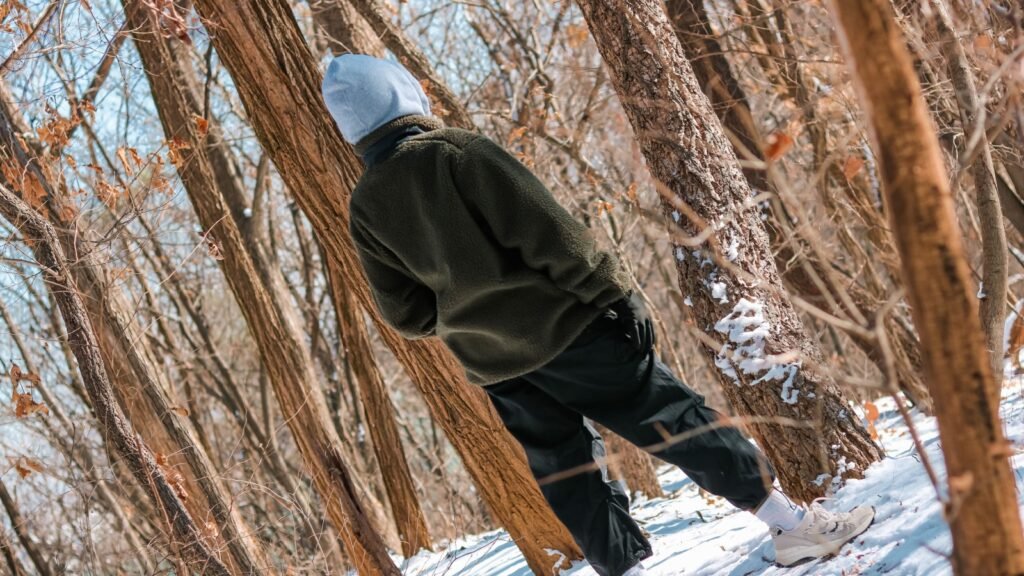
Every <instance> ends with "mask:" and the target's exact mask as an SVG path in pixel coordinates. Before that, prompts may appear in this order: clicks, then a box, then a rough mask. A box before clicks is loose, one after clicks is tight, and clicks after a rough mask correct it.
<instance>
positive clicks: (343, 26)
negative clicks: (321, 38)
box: [309, 0, 384, 58]
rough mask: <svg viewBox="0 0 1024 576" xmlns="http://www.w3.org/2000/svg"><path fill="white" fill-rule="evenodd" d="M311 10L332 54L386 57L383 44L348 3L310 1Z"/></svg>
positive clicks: (330, 0)
mask: <svg viewBox="0 0 1024 576" xmlns="http://www.w3.org/2000/svg"><path fill="white" fill-rule="evenodd" d="M309 7H310V9H311V10H312V12H313V21H314V22H316V24H317V26H319V27H320V28H322V29H323V31H324V35H325V36H326V37H327V48H328V49H329V50H330V51H331V54H333V55H335V56H339V55H341V54H346V53H349V52H353V53H356V54H369V55H371V56H376V57H378V58H380V57H383V56H384V44H383V43H382V42H381V40H380V38H379V37H377V34H375V33H374V31H373V29H372V28H371V27H370V25H369V24H368V23H367V22H366V20H364V19H363V17H362V16H361V15H360V14H359V12H357V11H356V9H355V8H353V7H352V4H351V3H349V2H348V0H310V2H309Z"/></svg>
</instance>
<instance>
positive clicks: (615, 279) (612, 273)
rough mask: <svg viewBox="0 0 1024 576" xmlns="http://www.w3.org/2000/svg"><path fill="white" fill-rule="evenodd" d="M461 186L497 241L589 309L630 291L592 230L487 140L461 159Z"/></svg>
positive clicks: (475, 142) (476, 143) (473, 144)
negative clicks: (592, 233)
mask: <svg viewBox="0 0 1024 576" xmlns="http://www.w3.org/2000/svg"><path fill="white" fill-rule="evenodd" d="M456 186H457V187H458V189H459V193H460V195H461V196H462V198H463V201H464V202H465V203H466V205H467V206H469V207H470V208H471V210H473V211H474V212H476V213H477V214H478V215H479V217H481V218H482V219H483V220H484V221H485V222H486V224H487V225H488V226H489V227H490V230H491V232H492V233H493V234H494V237H495V238H496V239H497V241H498V242H499V243H500V244H501V245H502V246H504V247H505V248H508V249H510V250H515V251H517V252H518V253H519V255H520V256H521V257H522V259H523V261H524V262H525V263H526V265H527V266H529V267H531V268H533V269H534V270H537V271H539V272H541V273H543V274H545V275H546V276H547V277H548V278H550V279H551V281H552V282H553V283H554V284H555V285H556V286H558V287H559V288H561V289H562V290H565V291H566V292H569V293H571V294H573V295H575V296H576V297H577V298H578V299H579V300H580V301H581V302H583V303H584V304H591V305H593V306H597V307H605V306H608V305H609V304H611V303H612V302H615V301H616V300H618V299H620V298H622V297H624V296H625V294H626V291H627V289H626V287H627V286H628V284H627V282H626V279H625V275H624V273H623V271H622V269H621V268H620V266H619V264H618V261H616V259H615V258H614V257H613V256H612V255H611V254H608V253H606V252H603V251H601V250H598V248H597V246H596V244H595V242H594V239H593V237H592V236H591V235H590V231H589V230H588V229H587V228H586V226H584V225H583V224H581V223H580V222H578V221H577V220H576V219H575V218H573V217H572V215H571V214H569V212H567V211H566V210H565V209H564V208H562V206H561V205H560V204H559V203H558V201H556V200H555V198H554V196H552V195H551V192H549V191H548V189H547V188H546V187H545V186H544V184H543V183H541V182H540V180H538V179H537V177H536V176H534V175H533V173H532V172H531V171H530V170H529V169H527V168H526V167H525V166H523V165H522V164H521V163H520V162H519V161H518V160H516V159H515V158H514V157H513V156H512V155H511V154H509V153H508V152H507V151H505V149H503V148H502V147H501V146H499V145H497V144H495V143H494V142H492V141H491V140H489V139H487V138H485V137H482V136H481V137H477V138H476V139H474V140H472V141H471V142H470V143H468V144H467V145H466V146H465V147H464V148H463V150H462V153H461V154H460V155H459V159H458V164H457V167H456Z"/></svg>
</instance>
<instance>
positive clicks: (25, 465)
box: [14, 456, 46, 478]
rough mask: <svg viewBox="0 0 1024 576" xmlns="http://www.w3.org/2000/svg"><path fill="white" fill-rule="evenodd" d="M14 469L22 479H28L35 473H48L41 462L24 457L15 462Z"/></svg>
mask: <svg viewBox="0 0 1024 576" xmlns="http://www.w3.org/2000/svg"><path fill="white" fill-rule="evenodd" d="M14 469H15V470H17V471H18V476H21V477H22V478H27V477H28V476H29V475H30V474H32V473H33V472H38V473H40V474H42V473H43V472H45V471H46V469H45V468H43V464H42V463H41V462H39V461H38V460H35V459H33V458H26V457H24V456H22V457H21V458H18V459H17V460H15V461H14Z"/></svg>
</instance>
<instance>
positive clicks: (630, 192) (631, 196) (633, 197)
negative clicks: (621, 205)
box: [626, 182, 637, 202]
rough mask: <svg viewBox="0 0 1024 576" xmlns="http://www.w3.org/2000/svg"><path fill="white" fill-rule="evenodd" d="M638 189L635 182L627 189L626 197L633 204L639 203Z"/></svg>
mask: <svg viewBox="0 0 1024 576" xmlns="http://www.w3.org/2000/svg"><path fill="white" fill-rule="evenodd" d="M636 188H637V186H636V182H633V183H632V184H630V185H629V188H626V197H627V198H629V199H630V201H632V202H636V201H637V194H636Z"/></svg>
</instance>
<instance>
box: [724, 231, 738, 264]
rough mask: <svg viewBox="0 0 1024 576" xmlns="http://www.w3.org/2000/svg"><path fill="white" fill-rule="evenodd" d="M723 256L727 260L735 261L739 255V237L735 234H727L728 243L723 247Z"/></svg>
mask: <svg viewBox="0 0 1024 576" xmlns="http://www.w3.org/2000/svg"><path fill="white" fill-rule="evenodd" d="M725 257H726V259H727V260H729V262H735V261H736V259H737V258H739V257H740V239H739V238H737V237H736V236H732V235H730V236H729V244H728V245H727V246H726V247H725Z"/></svg>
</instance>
